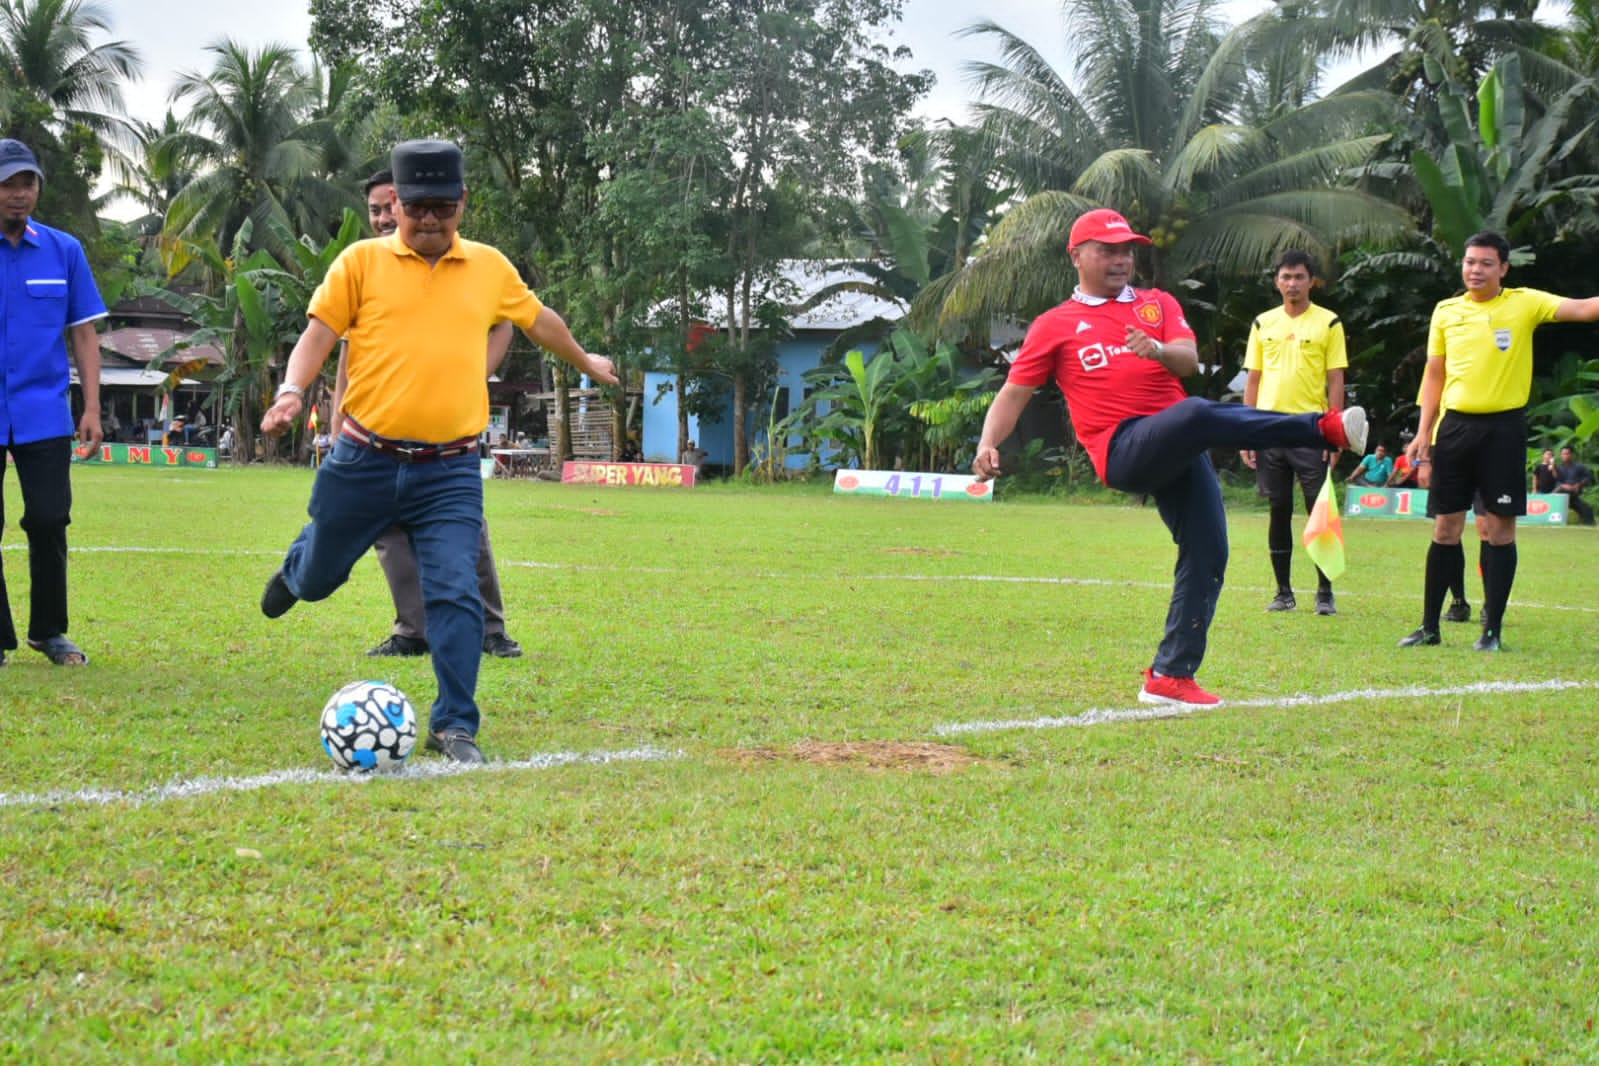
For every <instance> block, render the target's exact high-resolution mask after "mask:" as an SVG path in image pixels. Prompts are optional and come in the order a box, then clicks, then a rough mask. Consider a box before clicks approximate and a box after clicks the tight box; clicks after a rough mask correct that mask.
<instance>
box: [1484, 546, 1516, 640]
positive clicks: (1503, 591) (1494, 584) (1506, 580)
mask: <svg viewBox="0 0 1599 1066" xmlns="http://www.w3.org/2000/svg"><path fill="white" fill-rule="evenodd" d="M1517 558H1518V556H1517V553H1516V542H1515V541H1511V542H1510V543H1509V544H1484V545H1483V568H1482V628H1483V632H1485V633H1493V634H1495V635H1496V636H1497V635H1499V634H1500V633H1501V631H1502V628H1503V626H1504V621H1505V607H1506V605H1508V604H1509V603H1510V587H1511V586H1512V585H1514V584H1515V583H1516V561H1517Z"/></svg>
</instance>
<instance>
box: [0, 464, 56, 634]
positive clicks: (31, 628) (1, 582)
mask: <svg viewBox="0 0 1599 1066" xmlns="http://www.w3.org/2000/svg"><path fill="white" fill-rule="evenodd" d="M7 452H9V453H10V456H11V465H12V466H15V467H16V470H17V485H18V487H19V488H20V489H21V490H22V531H23V532H24V533H26V534H27V535H28V573H29V575H30V577H31V579H32V582H33V592H32V595H31V596H30V597H29V610H28V639H29V640H47V639H49V638H50V637H54V636H58V635H60V634H63V633H65V632H66V631H67V526H68V525H70V524H71V523H72V438H71V437H51V438H49V439H48V440H39V441H33V442H32V443H29V444H7V445H6V446H5V448H4V449H0V482H3V481H4V478H5V471H6V462H5V457H6V453H7ZM5 519H6V516H5V497H4V496H3V495H0V528H4V526H5ZM16 646H17V630H16V627H15V626H14V625H13V623H12V621H11V598H10V596H9V594H8V593H7V591H6V578H5V567H4V563H3V561H0V649H3V650H5V651H11V650H12V649H14V648H16Z"/></svg>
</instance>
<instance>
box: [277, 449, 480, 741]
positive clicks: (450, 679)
mask: <svg viewBox="0 0 1599 1066" xmlns="http://www.w3.org/2000/svg"><path fill="white" fill-rule="evenodd" d="M309 511H310V515H311V521H310V523H309V524H308V525H307V526H306V527H305V528H304V529H302V530H301V531H300V535H299V536H298V537H296V538H295V541H294V543H293V544H291V545H290V546H289V553H288V556H287V558H285V560H284V563H283V580H284V581H285V582H286V583H287V584H288V586H289V591H291V592H293V593H294V594H295V595H296V596H298V597H299V598H300V599H302V600H307V601H315V600H323V599H326V598H327V597H329V596H331V595H332V594H333V592H334V590H336V589H337V588H338V587H339V586H340V585H342V584H344V583H345V582H346V581H347V580H349V577H350V568H351V567H353V566H354V565H355V562H356V560H357V559H359V558H361V556H362V555H365V554H366V550H367V549H368V548H370V547H372V545H373V543H374V542H375V541H376V540H377V539H378V537H379V536H380V535H381V534H382V533H383V532H384V531H385V530H386V529H388V528H389V527H390V526H394V525H398V526H401V527H402V528H404V529H405V530H406V532H407V533H409V534H410V537H411V544H412V547H413V548H414V549H415V551H416V558H417V562H418V564H419V566H420V569H421V576H422V606H423V617H424V618H425V620H426V623H427V635H428V645H429V647H430V648H431V650H432V653H433V676H434V677H435V678H436V679H437V680H438V684H439V695H438V699H437V700H435V701H434V703H433V708H432V712H431V714H430V716H429V726H428V728H430V729H431V730H432V731H433V732H435V733H439V732H443V731H444V730H447V729H459V730H463V731H465V732H467V733H470V734H472V735H474V736H475V735H477V731H478V722H479V715H478V707H477V674H478V664H479V661H480V659H481V657H482V655H483V600H482V598H481V597H480V596H479V595H478V582H477V557H478V542H479V540H480V539H481V536H482V530H483V477H482V474H481V472H480V470H479V464H478V456H477V452H475V451H472V452H468V453H467V454H465V455H459V456H456V457H454V458H452V459H439V460H436V461H434V462H428V463H406V462H401V461H399V460H398V459H393V458H390V457H389V456H386V455H380V454H379V453H377V452H375V451H372V450H371V449H370V448H364V447H362V446H360V445H358V444H356V443H355V442H354V441H351V440H348V439H345V438H340V439H339V440H338V441H337V442H335V444H334V445H333V451H332V452H331V453H330V454H329V455H328V458H327V460H326V461H325V462H324V463H323V464H322V465H321V466H320V467H319V468H318V469H317V475H316V482H315V484H314V485H313V486H312V488H311V505H310V508H309Z"/></svg>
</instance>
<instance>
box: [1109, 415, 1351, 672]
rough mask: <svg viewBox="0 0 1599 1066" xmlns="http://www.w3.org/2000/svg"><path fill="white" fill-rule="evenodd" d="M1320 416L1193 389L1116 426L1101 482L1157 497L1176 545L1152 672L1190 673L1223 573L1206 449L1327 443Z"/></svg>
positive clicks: (1212, 471) (1223, 547) (1223, 520)
mask: <svg viewBox="0 0 1599 1066" xmlns="http://www.w3.org/2000/svg"><path fill="white" fill-rule="evenodd" d="M1320 419H1321V416H1320V415H1284V414H1278V413H1277V412H1275V411H1262V410H1260V409H1258V408H1255V407H1246V406H1244V405H1243V404H1236V403H1217V402H1216V401H1214V400H1204V399H1200V398H1199V397H1197V396H1190V397H1189V398H1188V399H1186V400H1183V401H1181V402H1180V403H1175V404H1173V405H1172V406H1170V407H1168V408H1166V409H1165V410H1164V411H1161V412H1159V413H1157V414H1152V415H1143V416H1141V417H1138V418H1129V419H1127V420H1126V421H1125V422H1123V423H1122V424H1121V425H1119V426H1117V427H1116V432H1115V434H1114V435H1113V436H1112V437H1111V441H1110V450H1109V452H1108V453H1107V455H1106V460H1105V484H1107V485H1109V486H1110V487H1111V488H1113V489H1120V490H1121V491H1123V492H1136V493H1146V494H1148V495H1150V496H1153V497H1154V498H1155V507H1156V508H1157V509H1158V510H1159V511H1160V517H1161V521H1163V522H1165V523H1166V528H1167V529H1169V530H1170V531H1171V535H1172V540H1173V541H1174V542H1175V543H1176V544H1177V569H1176V572H1175V574H1174V576H1173V580H1172V593H1171V606H1170V608H1168V610H1167V612H1166V636H1165V638H1164V639H1162V640H1161V642H1160V649H1159V651H1158V652H1157V653H1156V655H1155V662H1154V664H1153V665H1154V668H1155V672H1156V673H1160V674H1166V675H1167V676H1170V677H1193V676H1194V675H1195V674H1196V673H1198V672H1199V664H1200V663H1202V662H1204V660H1205V648H1206V646H1207V644H1208V643H1209V640H1210V623H1211V620H1212V619H1213V618H1215V616H1216V602H1217V601H1218V600H1219V599H1221V586H1222V582H1223V580H1224V579H1225V578H1226V576H1227V551H1228V548H1227V511H1226V509H1225V508H1224V507H1223V506H1222V500H1221V485H1220V483H1219V482H1218V481H1217V480H1216V468H1215V467H1214V466H1212V465H1211V462H1210V455H1209V452H1210V449H1212V448H1228V449H1244V448H1249V449H1257V450H1258V449H1260V448H1328V447H1331V445H1329V444H1328V443H1327V439H1326V438H1325V437H1323V436H1322V435H1321V430H1320V429H1319V428H1318V427H1317V423H1318V422H1319V421H1320Z"/></svg>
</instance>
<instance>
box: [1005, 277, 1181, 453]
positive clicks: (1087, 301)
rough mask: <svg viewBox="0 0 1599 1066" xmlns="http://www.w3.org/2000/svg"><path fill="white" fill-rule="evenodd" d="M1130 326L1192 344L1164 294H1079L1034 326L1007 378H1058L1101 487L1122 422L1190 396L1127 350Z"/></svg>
mask: <svg viewBox="0 0 1599 1066" xmlns="http://www.w3.org/2000/svg"><path fill="white" fill-rule="evenodd" d="M1129 326H1136V327H1137V328H1138V329H1141V330H1143V331H1144V332H1145V333H1147V334H1149V336H1151V337H1153V338H1155V339H1156V340H1159V341H1175V340H1193V339H1194V331H1193V330H1192V329H1190V328H1189V327H1188V321H1187V319H1185V318H1184V317H1183V309H1182V308H1181V307H1179V306H1178V305H1177V301H1176V300H1175V299H1173V298H1172V297H1171V295H1170V294H1169V293H1165V292H1162V291H1161V290H1159V289H1134V288H1132V287H1131V286H1129V287H1128V288H1126V289H1125V290H1123V292H1122V294H1121V295H1120V296H1119V297H1117V298H1115V299H1112V300H1102V299H1097V298H1095V297H1091V296H1084V295H1082V294H1081V293H1073V294H1072V298H1071V299H1069V300H1067V301H1066V302H1065V303H1063V304H1061V305H1060V306H1059V307H1055V308H1053V309H1051V310H1049V311H1046V312H1044V313H1043V314H1042V315H1039V316H1038V318H1037V319H1036V320H1035V321H1034V322H1033V325H1032V328H1030V329H1029V330H1028V331H1027V339H1026V340H1024V341H1023V342H1022V350H1021V351H1020V352H1019V353H1018V354H1017V356H1016V361H1015V362H1014V363H1012V364H1011V368H1010V375H1009V377H1008V379H1007V380H1009V381H1011V382H1014V383H1015V384H1017V385H1024V386H1027V387H1029V388H1038V387H1039V386H1040V385H1043V384H1044V383H1045V382H1046V381H1048V380H1049V379H1050V377H1051V376H1053V377H1054V378H1055V381H1056V383H1057V384H1058V385H1060V390H1061V392H1063V393H1064V394H1065V395H1066V407H1067V409H1068V410H1069V411H1070V412H1071V416H1072V425H1073V426H1075V427H1076V429H1077V439H1078V440H1080V441H1082V442H1083V447H1084V448H1086V449H1088V457H1089V458H1090V459H1091V460H1093V463H1094V472H1095V473H1096V474H1098V475H1099V479H1100V480H1101V481H1103V480H1104V479H1105V454H1106V452H1107V451H1108V450H1109V449H1110V438H1111V435H1112V434H1113V433H1114V432H1115V430H1116V427H1117V426H1118V425H1120V424H1121V422H1122V421H1123V420H1124V419H1128V418H1133V417H1135V416H1137V415H1152V414H1154V413H1155V412H1156V411H1164V410H1165V409H1166V408H1168V407H1170V406H1171V405H1172V404H1174V403H1177V402H1178V401H1180V400H1182V399H1184V398H1185V397H1187V395H1188V392H1187V390H1185V389H1184V388H1183V383H1182V381H1181V380H1180V379H1179V378H1178V377H1177V375H1175V374H1173V373H1172V372H1171V371H1170V370H1167V369H1166V368H1165V367H1164V366H1162V365H1161V363H1160V361H1159V360H1157V359H1140V358H1139V357H1138V356H1136V355H1134V354H1133V353H1132V351H1131V350H1129V349H1128V348H1127V344H1126V342H1127V329H1128V327H1129Z"/></svg>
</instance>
